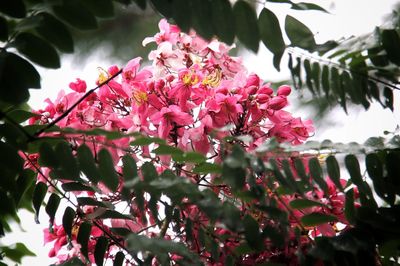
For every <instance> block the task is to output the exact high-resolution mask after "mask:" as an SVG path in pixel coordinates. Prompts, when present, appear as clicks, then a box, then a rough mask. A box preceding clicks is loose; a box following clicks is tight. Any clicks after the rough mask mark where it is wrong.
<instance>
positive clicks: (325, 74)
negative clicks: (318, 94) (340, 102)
mask: <svg viewBox="0 0 400 266" xmlns="http://www.w3.org/2000/svg"><path fill="white" fill-rule="evenodd" d="M329 72H330V71H329V67H328V66H327V65H324V66H323V67H322V75H321V83H322V89H323V90H324V92H325V96H326V97H328V95H329V88H330V82H329Z"/></svg>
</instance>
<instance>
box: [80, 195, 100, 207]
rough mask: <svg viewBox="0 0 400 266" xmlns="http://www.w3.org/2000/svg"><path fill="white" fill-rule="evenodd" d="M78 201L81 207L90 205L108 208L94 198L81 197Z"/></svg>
mask: <svg viewBox="0 0 400 266" xmlns="http://www.w3.org/2000/svg"><path fill="white" fill-rule="evenodd" d="M76 200H77V201H78V204H79V205H81V206H84V205H90V206H97V207H103V208H107V205H106V204H104V203H103V202H101V201H98V200H95V199H94V198H91V197H79V198H77V199H76Z"/></svg>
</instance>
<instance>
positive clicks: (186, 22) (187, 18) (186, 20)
mask: <svg viewBox="0 0 400 266" xmlns="http://www.w3.org/2000/svg"><path fill="white" fill-rule="evenodd" d="M172 12H173V18H174V20H175V22H176V24H177V25H178V26H179V28H180V29H181V30H182V31H184V32H189V30H190V26H191V25H192V21H191V16H192V14H191V12H192V11H191V8H190V1H188V0H174V1H172Z"/></svg>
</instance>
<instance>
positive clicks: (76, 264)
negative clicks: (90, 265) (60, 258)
mask: <svg viewBox="0 0 400 266" xmlns="http://www.w3.org/2000/svg"><path fill="white" fill-rule="evenodd" d="M85 265H86V264H85V263H83V262H82V261H81V260H80V259H78V258H77V257H74V258H72V259H69V260H67V261H66V262H63V263H62V264H59V265H58V266H85Z"/></svg>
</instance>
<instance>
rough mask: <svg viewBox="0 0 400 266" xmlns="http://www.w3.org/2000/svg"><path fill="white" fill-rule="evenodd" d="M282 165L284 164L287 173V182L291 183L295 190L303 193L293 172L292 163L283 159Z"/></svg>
mask: <svg viewBox="0 0 400 266" xmlns="http://www.w3.org/2000/svg"><path fill="white" fill-rule="evenodd" d="M282 166H283V171H284V173H285V177H286V180H287V182H288V183H289V185H290V187H291V188H292V189H293V191H295V192H297V193H299V194H301V195H302V194H303V191H302V188H301V187H299V186H297V182H296V180H295V179H294V176H293V173H292V169H291V165H290V163H289V161H288V160H283V161H282Z"/></svg>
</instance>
